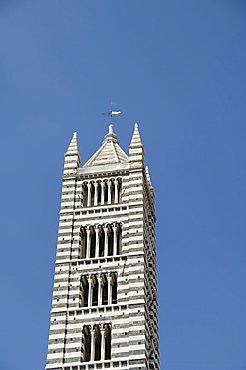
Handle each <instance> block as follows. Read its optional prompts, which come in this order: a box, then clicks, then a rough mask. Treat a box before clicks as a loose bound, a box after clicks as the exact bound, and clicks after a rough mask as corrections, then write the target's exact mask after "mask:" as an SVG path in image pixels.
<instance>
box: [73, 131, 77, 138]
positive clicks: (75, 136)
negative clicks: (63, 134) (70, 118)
mask: <svg viewBox="0 0 246 370" xmlns="http://www.w3.org/2000/svg"><path fill="white" fill-rule="evenodd" d="M73 138H75V139H76V138H77V132H76V131H74V133H73Z"/></svg>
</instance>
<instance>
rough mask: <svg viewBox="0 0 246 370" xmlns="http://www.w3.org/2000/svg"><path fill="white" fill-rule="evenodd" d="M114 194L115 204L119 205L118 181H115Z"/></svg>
mask: <svg viewBox="0 0 246 370" xmlns="http://www.w3.org/2000/svg"><path fill="white" fill-rule="evenodd" d="M114 193H115V203H119V194H118V179H115V180H114Z"/></svg>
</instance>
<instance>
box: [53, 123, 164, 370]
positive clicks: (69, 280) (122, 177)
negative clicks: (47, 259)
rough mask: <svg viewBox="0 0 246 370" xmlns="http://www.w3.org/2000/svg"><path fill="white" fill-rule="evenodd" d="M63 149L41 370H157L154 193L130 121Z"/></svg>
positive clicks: (136, 136) (136, 134) (136, 127)
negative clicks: (89, 145) (126, 139)
mask: <svg viewBox="0 0 246 370" xmlns="http://www.w3.org/2000/svg"><path fill="white" fill-rule="evenodd" d="M80 163H81V159H80V154H79V151H78V145H77V135H76V133H75V134H74V135H73V138H72V141H71V143H70V145H69V147H68V149H67V152H66V153H65V163H64V175H63V184H62V199H61V210H60V222H59V233H58V243H57V256H56V267H55V281H54V291H53V301H52V308H51V321H50V335H49V344H48V355H47V364H46V370H96V369H122V370H123V369H124V370H126V369H129V370H134V369H139V370H149V369H154V370H159V347H158V310H157V287H156V245H155V210H154V190H153V187H152V185H151V181H150V175H149V171H148V168H147V167H144V148H143V145H142V142H141V138H140V134H139V131H138V125H137V124H135V127H134V132H133V135H132V139H131V143H130V146H129V155H127V154H126V153H125V152H124V151H123V150H122V149H121V147H120V146H119V144H118V140H117V136H116V135H115V133H114V131H113V126H112V125H110V126H109V132H108V134H107V135H106V137H105V139H104V141H103V143H102V146H101V147H100V148H99V149H98V151H97V152H96V153H95V154H94V155H93V156H92V157H91V158H90V159H89V160H88V161H87V162H86V163H85V164H84V165H83V166H82V167H80Z"/></svg>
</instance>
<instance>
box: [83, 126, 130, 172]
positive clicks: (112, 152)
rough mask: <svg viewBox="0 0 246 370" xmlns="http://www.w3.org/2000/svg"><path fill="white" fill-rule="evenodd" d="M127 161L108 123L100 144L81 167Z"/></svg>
mask: <svg viewBox="0 0 246 370" xmlns="http://www.w3.org/2000/svg"><path fill="white" fill-rule="evenodd" d="M127 161H128V156H127V155H126V153H125V152H124V150H123V149H122V148H121V147H120V146H119V144H118V140H117V136H116V135H115V133H114V130H113V125H112V123H111V124H110V125H109V131H108V134H107V135H106V136H105V138H104V141H103V143H102V146H101V147H100V148H99V149H98V150H97V152H96V153H95V154H94V155H93V156H92V157H91V158H90V159H89V160H88V161H87V162H86V163H85V164H84V165H83V167H91V166H101V165H103V164H111V163H123V162H127Z"/></svg>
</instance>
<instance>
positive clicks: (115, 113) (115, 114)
mask: <svg viewBox="0 0 246 370" xmlns="http://www.w3.org/2000/svg"><path fill="white" fill-rule="evenodd" d="M101 114H102V115H103V116H108V117H119V116H120V115H121V114H122V112H121V111H120V110H113V102H112V100H111V102H110V110H109V111H108V112H103V113H101Z"/></svg>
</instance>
